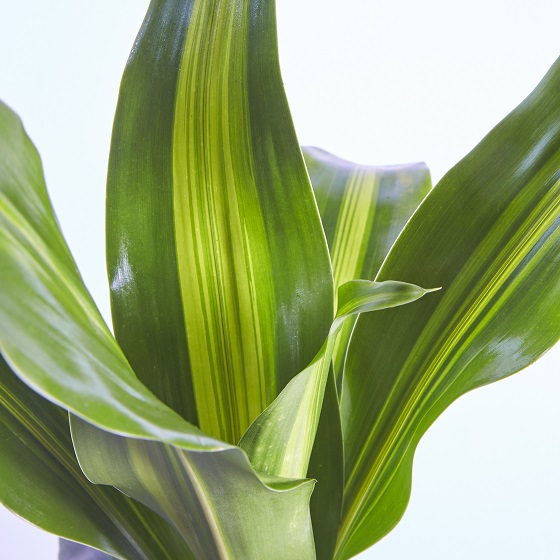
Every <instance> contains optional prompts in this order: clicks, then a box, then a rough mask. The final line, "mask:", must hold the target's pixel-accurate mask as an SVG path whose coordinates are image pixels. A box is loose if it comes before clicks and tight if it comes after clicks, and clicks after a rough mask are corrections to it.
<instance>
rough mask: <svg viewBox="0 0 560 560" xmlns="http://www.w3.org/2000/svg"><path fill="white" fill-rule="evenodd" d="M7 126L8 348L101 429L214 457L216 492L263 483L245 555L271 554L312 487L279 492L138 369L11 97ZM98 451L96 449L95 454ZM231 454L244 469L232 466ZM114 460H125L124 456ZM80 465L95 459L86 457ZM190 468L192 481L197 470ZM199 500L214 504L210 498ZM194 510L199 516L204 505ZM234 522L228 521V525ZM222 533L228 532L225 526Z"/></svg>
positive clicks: (0, 278)
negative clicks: (276, 519) (97, 297)
mask: <svg viewBox="0 0 560 560" xmlns="http://www.w3.org/2000/svg"><path fill="white" fill-rule="evenodd" d="M0 131H1V132H2V133H1V134H0V154H2V157H1V158H0V263H1V266H0V286H2V290H0V351H1V352H2V354H3V355H4V356H5V358H6V359H7V361H8V362H9V363H10V366H11V367H12V368H13V370H14V372H15V373H16V374H17V375H18V376H19V377H20V378H21V379H22V380H23V381H25V383H27V384H28V385H29V386H31V387H32V388H33V389H35V390H36V391H37V392H38V393H40V394H41V395H43V396H45V397H46V398H48V399H49V400H51V401H53V402H55V403H57V404H59V405H61V406H63V407H64V408H67V409H68V410H70V411H71V412H73V413H74V414H76V415H77V416H79V417H81V418H82V419H84V420H86V421H87V422H90V423H92V424H94V425H95V426H97V428H93V427H91V428H90V430H91V431H94V432H98V434H99V438H101V435H103V434H105V435H106V437H107V438H109V439H111V438H113V439H114V438H117V436H115V435H110V434H108V433H106V432H104V431H103V430H107V431H108V432H109V431H110V432H113V433H114V434H119V435H120V436H126V437H130V438H132V439H133V440H139V441H142V443H140V442H139V443H138V445H144V446H146V447H147V448H148V449H149V448H150V443H146V440H147V441H148V442H149V441H153V440H155V443H153V447H156V448H158V449H165V450H166V453H169V454H175V453H178V454H181V455H182V456H184V457H188V459H187V460H186V465H185V467H186V469H187V471H188V469H191V470H193V471H194V470H196V465H195V464H196V461H202V462H206V463H207V464H211V465H212V467H213V468H207V469H206V470H204V472H202V473H201V474H200V476H201V477H207V479H205V480H204V483H205V484H207V485H208V486H209V487H212V489H213V492H214V493H215V494H213V495H214V496H216V499H217V500H219V499H220V496H223V495H227V494H228V493H231V492H233V489H237V491H238V492H239V488H241V487H243V486H245V487H246V488H247V490H248V491H249V490H250V489H251V488H253V487H254V486H256V485H259V488H260V491H261V492H260V498H261V500H260V512H261V516H260V520H261V523H262V527H261V526H259V527H255V526H254V527H252V530H253V531H254V532H255V535H257V536H256V537H255V543H257V545H262V546H261V548H258V546H257V545H255V549H254V551H253V552H254V556H250V555H249V556H246V557H247V558H255V559H258V558H266V557H268V556H269V554H272V553H273V551H270V550H268V549H267V548H266V546H267V544H268V545H271V544H273V543H274V541H273V539H269V540H268V541H266V542H265V540H263V539H262V535H263V534H266V531H274V532H275V533H276V532H277V534H279V535H285V534H286V532H288V531H289V529H290V527H292V521H293V520H289V522H288V521H286V523H287V524H286V525H281V524H275V525H274V527H273V528H271V527H270V524H269V521H268V520H269V519H270V517H271V516H272V515H273V512H274V509H275V508H276V507H279V505H278V504H279V502H280V503H282V504H284V506H283V507H285V510H286V511H292V512H293V515H294V516H296V519H297V520H298V522H301V519H300V518H299V517H297V516H298V515H302V514H301V510H302V508H304V509H305V511H307V515H309V512H308V501H309V500H308V496H305V495H304V494H303V491H300V489H299V488H298V487H294V488H287V489H285V490H283V491H282V492H279V491H278V489H277V488H276V487H273V486H271V487H269V486H267V485H265V484H264V483H263V482H261V480H260V479H259V478H258V477H257V475H256V473H255V472H254V471H253V469H252V468H251V466H250V464H249V462H248V460H247V457H246V456H245V454H244V453H243V452H242V451H241V450H240V449H238V448H234V447H231V446H230V445H228V444H226V443H223V442H220V441H218V440H215V439H212V438H210V437H208V436H206V435H205V434H204V433H203V432H201V431H200V430H198V429H197V428H195V427H194V426H192V425H191V424H189V423H187V422H186V421H185V420H183V419H182V418H181V417H180V416H179V415H178V414H176V413H175V412H173V411H172V410H171V409H169V408H167V407H166V406H165V405H164V404H163V403H162V402H160V401H159V400H158V399H157V398H156V397H154V395H153V394H152V393H150V391H149V390H148V389H146V387H144V385H142V383H141V382H140V381H139V380H138V379H137V378H136V377H135V375H134V372H133V371H132V369H131V368H130V366H129V364H128V362H127V361H126V359H125V357H124V355H123V354H122V351H121V350H120V348H119V346H118V344H117V343H116V341H115V340H114V339H113V338H112V336H111V334H110V333H109V331H108V329H107V327H106V325H105V324H104V323H103V320H102V318H101V316H100V315H99V312H98V311H97V309H96V307H95V305H94V303H93V301H92V300H91V297H90V295H89V294H88V292H87V290H86V288H85V286H84V284H83V282H82V280H81V278H80V276H79V273H78V271H77V269H76V266H75V264H74V261H73V259H72V257H71V255H70V252H69V251H68V248H67V246H66V244H65V242H64V239H63V237H62V234H61V233H60V230H59V229H58V224H57V222H56V218H55V216H54V213H53V210H52V207H51V204H50V201H49V199H48V196H47V192H46V189H45V185H44V179H43V175H42V170H41V165H40V160H39V157H38V154H37V152H36V151H35V149H34V147H33V145H32V144H31V142H30V141H29V139H28V138H27V136H26V135H25V133H24V131H23V128H22V126H21V123H20V122H19V120H18V119H17V117H16V116H15V115H14V114H13V113H12V112H11V111H10V110H9V109H8V108H7V107H6V106H4V105H2V104H0ZM75 421H76V422H77V421H78V420H77V419H75ZM99 428H101V429H99ZM122 439H123V440H124V437H123V438H122ZM125 441H126V440H125ZM164 443H165V444H167V445H164ZM86 444H87V440H86V441H85V442H82V441H78V442H77V445H78V446H82V447H81V449H83V446H85V445H86ZM191 452H192V453H191ZM196 452H199V454H197V453H196ZM97 453H98V450H97V451H96V450H95V449H93V450H92V457H95V456H96V454H97ZM232 455H233V456H234V457H235V466H236V470H232V469H231V468H230V463H231V462H232V461H231V459H230V457H231V456H232ZM89 459H90V458H88V460H89ZM106 459H107V458H106ZM111 459H115V460H117V461H118V459H119V457H118V456H114V457H111ZM142 460H143V461H145V463H146V465H147V466H146V468H152V467H153V465H152V464H151V457H150V455H149V454H147V455H146V456H145V457H144V458H143V459H142ZM92 462H93V460H92ZM191 462H192V465H191ZM81 466H82V468H84V469H85V470H88V468H92V467H91V466H90V465H89V464H88V465H86V464H84V460H83V459H81ZM188 472H189V473H190V474H189V476H192V477H193V480H194V479H195V478H198V477H197V476H196V475H195V474H193V473H191V472H190V471H188ZM174 490H175V489H174ZM160 497H161V496H160ZM167 498H168V499H169V496H167ZM162 499H163V498H162ZM302 504H305V506H303V505H302ZM200 507H202V508H204V507H211V506H210V505H209V503H208V500H207V501H206V502H203V503H201V505H200ZM215 507H218V505H215ZM154 509H157V508H154ZM191 514H192V515H193V516H196V515H197V512H191ZM286 517H287V516H285V517H284V520H286ZM235 521H236V520H235V519H232V518H224V519H223V520H222V523H224V524H225V525H226V529H229V533H231V526H235V523H234V522H235ZM263 527H266V528H267V529H264V528H263ZM301 527H302V530H301V531H297V532H296V534H295V535H294V537H295V539H294V541H293V543H292V544H293V546H294V548H296V547H298V546H300V547H301V548H300V549H299V550H300V554H301V556H299V557H301V558H302V559H306V558H308V557H309V550H311V551H312V549H313V539H312V534H311V530H310V523H308V524H307V526H306V525H305V524H304V523H301ZM215 536H216V538H217V539H218V540H219V538H220V535H219V534H217V533H216V535H215ZM191 537H192V539H194V541H189V542H188V544H189V546H190V545H191V544H192V545H194V544H196V542H195V541H196V535H191ZM69 538H70V537H69ZM263 546H264V547H265V548H264V549H263V548H262V547H263ZM182 557H183V556H182ZM296 557H297V556H296Z"/></svg>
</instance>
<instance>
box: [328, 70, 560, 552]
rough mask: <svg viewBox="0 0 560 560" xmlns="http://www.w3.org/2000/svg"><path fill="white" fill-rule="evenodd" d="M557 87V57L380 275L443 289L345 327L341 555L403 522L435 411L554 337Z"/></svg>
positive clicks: (559, 211)
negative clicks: (348, 338) (420, 446)
mask: <svg viewBox="0 0 560 560" xmlns="http://www.w3.org/2000/svg"><path fill="white" fill-rule="evenodd" d="M559 80H560V66H559V63H558V62H557V63H555V65H554V66H553V67H552V69H551V70H550V71H549V73H548V74H547V76H545V78H544V79H543V81H542V82H541V84H539V86H538V87H537V89H536V90H535V91H534V92H533V93H532V94H531V95H530V96H529V97H528V98H527V99H526V100H525V101H524V102H523V103H522V104H521V105H520V106H519V107H518V108H517V109H516V110H514V111H513V112H512V113H511V114H510V115H509V116H508V117H506V119H504V121H502V123H500V124H499V125H498V126H497V127H496V128H495V129H494V130H493V131H492V132H490V134H489V135H488V136H487V137H486V138H485V139H484V140H483V141H482V142H481V143H480V144H479V145H478V146H477V147H476V148H475V149H474V150H473V151H472V152H471V153H470V154H469V155H468V156H467V157H466V158H465V159H464V160H463V161H461V162H460V163H459V164H457V166H455V167H454V168H453V169H452V170H451V171H450V172H449V173H448V174H447V175H446V176H445V177H444V178H443V179H442V181H441V183H440V184H439V185H438V186H437V187H436V188H435V189H434V191H433V192H432V193H431V194H430V196H429V197H428V198H427V199H426V201H425V202H424V204H423V205H422V206H421V207H420V209H419V210H418V212H417V213H416V214H415V215H414V216H413V218H412V219H411V221H410V222H409V223H408V225H407V227H406V228H405V231H404V232H403V234H402V235H401V237H400V238H399V240H398V241H397V243H396V245H395V246H394V249H393V250H392V251H391V253H390V254H389V256H388V258H387V260H386V261H385V263H384V265H383V267H382V269H381V271H380V274H379V276H378V278H379V279H382V278H383V277H385V275H390V276H391V277H397V278H404V279H407V280H409V281H432V282H437V283H438V284H439V285H442V286H443V287H444V290H443V291H442V293H441V294H438V295H437V296H435V297H434V298H433V299H432V301H427V300H426V301H423V302H420V303H419V305H418V306H417V307H416V308H415V309H414V310H406V309H403V310H398V311H394V312H383V315H384V316H382V317H375V318H373V319H372V318H371V317H365V318H363V319H360V320H359V322H358V324H357V326H356V330H355V331H354V335H353V339H352V340H353V341H352V343H351V346H350V349H349V353H348V358H347V360H348V361H347V366H348V367H347V373H348V379H347V386H346V387H345V390H346V397H345V396H344V392H343V395H342V403H341V406H342V416H343V425H344V426H345V433H346V438H347V439H346V441H347V444H348V445H347V449H348V456H347V468H348V471H347V476H348V478H347V483H346V490H345V492H346V494H345V496H346V497H345V501H346V503H345V506H344V514H343V522H342V530H341V533H340V536H339V543H338V551H337V557H338V558H348V557H350V556H352V555H353V554H356V553H357V552H359V551H360V550H363V549H364V548H365V547H367V546H369V545H371V544H372V543H373V542H375V541H376V540H378V539H379V538H381V536H383V535H384V534H385V533H386V532H388V531H389V530H390V529H391V528H392V527H393V526H394V524H395V523H396V522H397V521H398V519H399V518H400V516H401V515H402V513H403V511H404V508H405V507H406V501H407V499H408V491H407V490H406V487H408V486H409V484H410V468H411V464H412V455H413V452H414V448H415V447H416V445H417V443H418V440H419V438H420V437H421V435H422V434H423V433H424V432H425V430H426V429H427V428H428V427H429V425H430V424H431V423H432V422H433V421H434V420H435V419H436V418H437V416H438V415H439V414H440V413H441V412H442V411H443V410H444V409H445V408H446V407H447V406H448V405H449V404H451V402H453V400H455V399H456V398H458V397H459V396H460V395H462V394H463V393H465V392H466V391H468V390H471V389H473V388H476V387H478V386H481V385H484V384H486V383H489V382H493V381H496V380H498V379H501V378H503V377H505V376H508V375H511V374H513V373H515V372H516V371H518V370H520V369H522V368H523V367H526V366H527V365H529V364H530V363H531V362H533V361H534V360H535V359H537V358H538V357H539V356H540V355H541V354H542V353H543V352H544V351H546V350H547V349H548V348H550V346H552V345H553V344H554V343H555V342H556V340H557V339H558V337H559V336H560V321H559V317H560V308H559V307H558V300H559V296H560V293H559V292H560V283H559V282H558V280H557V278H558V266H559V258H558V255H559V253H560V233H559V225H560V217H559V215H560V189H559V186H560V183H559V182H558V179H559V173H558V170H559V168H560V137H559V135H558V126H557V122H558V121H557V119H558V114H559V111H560V99H559V98H558V94H557V91H558V81H559ZM471 209H475V210H471ZM413 255H414V259H415V261H414V262H415V265H414V267H413V265H412V262H411V259H412V257H413ZM405 261H408V263H407V262H405ZM381 321H383V326H381ZM397 332H398V333H399V336H400V339H399V341H398V342H397V341H396V340H394V338H395V335H396V333H397ZM367 333H375V334H376V336H375V339H374V340H372V337H371V335H369V336H368V334H367ZM366 345H368V349H367V350H366ZM373 368H375V369H378V368H381V369H382V370H383V371H384V372H385V375H386V377H385V378H384V380H383V381H380V378H379V376H377V375H376V374H375V373H373ZM370 374H371V375H372V378H371V379H370V378H369V377H368V375H370ZM372 383H377V385H376V392H375V395H372V385H371V384H372ZM358 384H359V385H360V389H359V391H360V392H362V393H363V394H365V395H368V396H369V400H368V402H367V407H368V410H369V411H370V417H369V418H368V417H367V415H366V414H365V407H366V402H365V398H366V397H364V396H360V395H359V394H358ZM352 399H353V404H352V405H350V401H351V400H352ZM371 411H373V412H374V414H373V415H371ZM360 431H361V435H359V434H358V432H360ZM374 457H375V458H374ZM397 480H399V481H400V483H401V484H403V485H404V487H405V490H404V491H402V492H399V491H398V489H397V483H396V481H397ZM389 497H390V498H391V499H392V501H393V504H392V505H390V504H389ZM382 517H383V518H384V519H382Z"/></svg>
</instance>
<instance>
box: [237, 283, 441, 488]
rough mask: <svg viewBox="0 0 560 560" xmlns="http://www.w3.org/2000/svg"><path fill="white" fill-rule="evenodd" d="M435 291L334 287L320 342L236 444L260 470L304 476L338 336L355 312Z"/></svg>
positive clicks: (396, 285)
mask: <svg viewBox="0 0 560 560" xmlns="http://www.w3.org/2000/svg"><path fill="white" fill-rule="evenodd" d="M430 291H433V290H426V289H424V288H420V287H419V286H415V285H412V284H406V283H403V282H390V281H388V282H383V283H378V282H370V281H368V280H352V281H350V282H347V283H346V284H343V285H342V286H341V287H340V288H339V289H338V311H337V314H336V317H335V320H334V322H333V324H332V326H331V329H330V331H329V335H328V337H327V339H326V340H325V342H324V344H323V346H322V347H321V349H320V350H319V352H318V353H317V355H316V356H315V358H314V359H313V361H312V362H311V364H310V365H309V366H308V367H307V368H305V370H303V371H302V372H301V373H300V374H299V375H297V376H296V377H295V378H294V379H292V381H290V383H289V384H288V385H287V387H286V388H285V389H284V390H283V391H282V393H280V395H279V397H278V398H277V399H276V400H275V401H274V402H273V403H272V404H271V405H270V406H269V407H268V408H267V409H266V410H265V411H264V412H263V413H262V414H261V415H260V416H259V417H258V418H257V419H256V420H255V421H254V422H253V424H251V426H250V427H249V429H248V430H247V432H245V434H244V436H243V438H242V439H241V442H240V443H239V445H240V446H241V447H242V448H243V449H244V450H245V451H246V452H247V454H248V456H249V459H250V461H251V464H252V465H253V466H254V467H255V469H257V471H259V472H263V473H267V474H270V475H274V476H283V477H291V478H301V477H304V476H306V474H307V470H308V467H309V459H310V456H311V451H312V449H313V444H314V441H315V435H316V433H317V425H318V423H319V417H320V413H321V408H322V405H323V396H324V392H325V386H326V383H327V379H328V373H329V368H330V366H331V359H332V353H333V348H334V343H335V340H336V335H337V332H338V331H339V329H340V328H341V327H342V325H343V324H344V321H345V320H346V319H348V318H351V317H352V316H353V315H357V314H359V313H366V312H368V311H378V310H381V309H387V308H390V307H395V306H399V305H404V304H407V303H410V302H413V301H416V300H417V299H419V298H421V297H422V296H423V295H425V294H426V293H428V292H430Z"/></svg>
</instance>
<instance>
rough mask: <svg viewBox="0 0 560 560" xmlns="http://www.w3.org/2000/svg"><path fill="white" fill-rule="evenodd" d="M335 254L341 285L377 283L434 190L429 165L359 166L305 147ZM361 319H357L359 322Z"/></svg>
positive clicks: (340, 351) (347, 331)
mask: <svg viewBox="0 0 560 560" xmlns="http://www.w3.org/2000/svg"><path fill="white" fill-rule="evenodd" d="M303 155H304V156H305V163H306V164H307V169H308V170H309V175H310V178H311V184H312V185H313V190H314V192H315V197H316V199H317V205H318V207H319V212H320V213H321V221H322V222H323V227H324V229H325V234H326V236H327V242H328V245H329V251H330V254H331V259H332V265H333V273H334V281H335V287H339V286H341V285H342V284H344V283H345V282H349V281H350V280H352V279H354V278H364V279H366V280H375V277H376V276H377V273H378V272H379V268H380V267H381V263H382V262H383V260H384V259H385V257H386V256H387V253H388V252H389V249H390V248H391V246H392V245H393V243H394V242H395V239H396V238H397V236H398V235H399V233H400V232H401V231H402V229H403V227H404V226H405V224H406V222H407V221H408V220H409V219H410V216H411V215H412V213H413V212H414V211H415V210H416V208H417V207H418V206H419V205H420V203H421V202H422V200H423V199H424V198H425V196H426V195H427V194H428V192H429V191H430V188H431V179H430V172H429V171H428V168H427V167H426V165H425V164H424V163H412V164H406V165H390V166H373V165H358V164H356V163H352V162H350V161H346V160H344V159H341V158H339V157H336V156H334V155H332V154H330V153H328V152H326V151H325V150H321V149H320V148H314V147H305V148H303ZM355 319H357V318H355ZM355 319H354V320H349V321H346V324H345V325H344V327H342V329H341V332H340V334H339V335H338V340H337V342H336V346H335V352H334V364H335V372H336V378H337V384H338V387H339V389H340V385H341V383H342V370H343V366H344V356H345V355H346V348H347V346H348V342H349V340H350V335H351V333H352V329H353V328H354V324H355Z"/></svg>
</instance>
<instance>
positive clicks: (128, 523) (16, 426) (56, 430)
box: [0, 356, 188, 559]
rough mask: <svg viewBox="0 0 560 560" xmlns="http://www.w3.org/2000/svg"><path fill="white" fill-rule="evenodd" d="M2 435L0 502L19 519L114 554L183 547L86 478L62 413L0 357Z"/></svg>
mask: <svg viewBox="0 0 560 560" xmlns="http://www.w3.org/2000/svg"><path fill="white" fill-rule="evenodd" d="M0 441H1V443H2V454H1V456H0V474H1V477H0V478H1V481H2V482H1V484H0V501H1V502H2V504H3V505H5V506H6V507H7V508H8V509H10V510H11V511H13V512H14V513H16V514H17V515H19V516H20V517H23V518H24V519H26V520H27V521H30V522H31V523H33V524H34V525H36V526H38V527H41V528H42V529H45V530H47V531H49V532H52V533H54V534H57V535H60V536H62V537H65V538H67V539H73V540H75V541H78V542H81V543H84V544H87V545H89V546H92V547H95V548H97V549H99V550H103V551H105V552H107V553H110V554H111V556H115V557H117V558H129V559H132V558H135V559H146V558H149V557H150V556H152V557H153V556H159V557H170V556H169V554H172V555H173V554H175V555H183V554H186V553H187V552H188V551H186V550H185V547H184V544H183V543H182V542H181V541H180V539H179V538H178V536H177V534H176V533H175V531H174V530H173V529H172V528H171V527H170V526H168V525H167V523H166V522H165V521H163V519H161V518H159V516H157V515H155V514H153V513H152V512H151V511H150V510H148V509H147V508H144V507H143V506H141V505H140V504H137V503H135V502H133V500H130V499H129V498H127V497H126V496H124V495H122V494H121V493H119V492H117V491H116V490H114V489H113V488H103V487H99V486H94V485H93V484H91V483H90V482H89V481H88V480H87V479H86V478H85V476H84V475H83V473H82V471H81V469H80V467H79V465H78V462H77V460H76V457H75V455H74V449H73V446H72V440H71V438H70V430H69V426H68V414H67V413H66V412H65V411H64V410H62V409H61V408H58V407H56V406H54V405H53V404H51V403H49V402H48V401H46V400H45V399H43V398H42V397H40V396H39V395H37V394H36V393H34V392H33V391H32V390H31V389H29V387H27V386H26V385H25V384H24V383H23V382H21V381H20V380H19V379H18V378H17V377H16V375H15V374H14V373H13V372H12V371H11V370H10V368H9V366H8V365H7V364H6V362H5V361H4V360H3V358H2V357H1V356H0ZM69 520H72V522H71V523H69ZM158 534H159V536H157V535H158ZM160 539H163V540H164V541H165V543H166V544H165V546H164V547H162V541H161V540H160Z"/></svg>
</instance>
